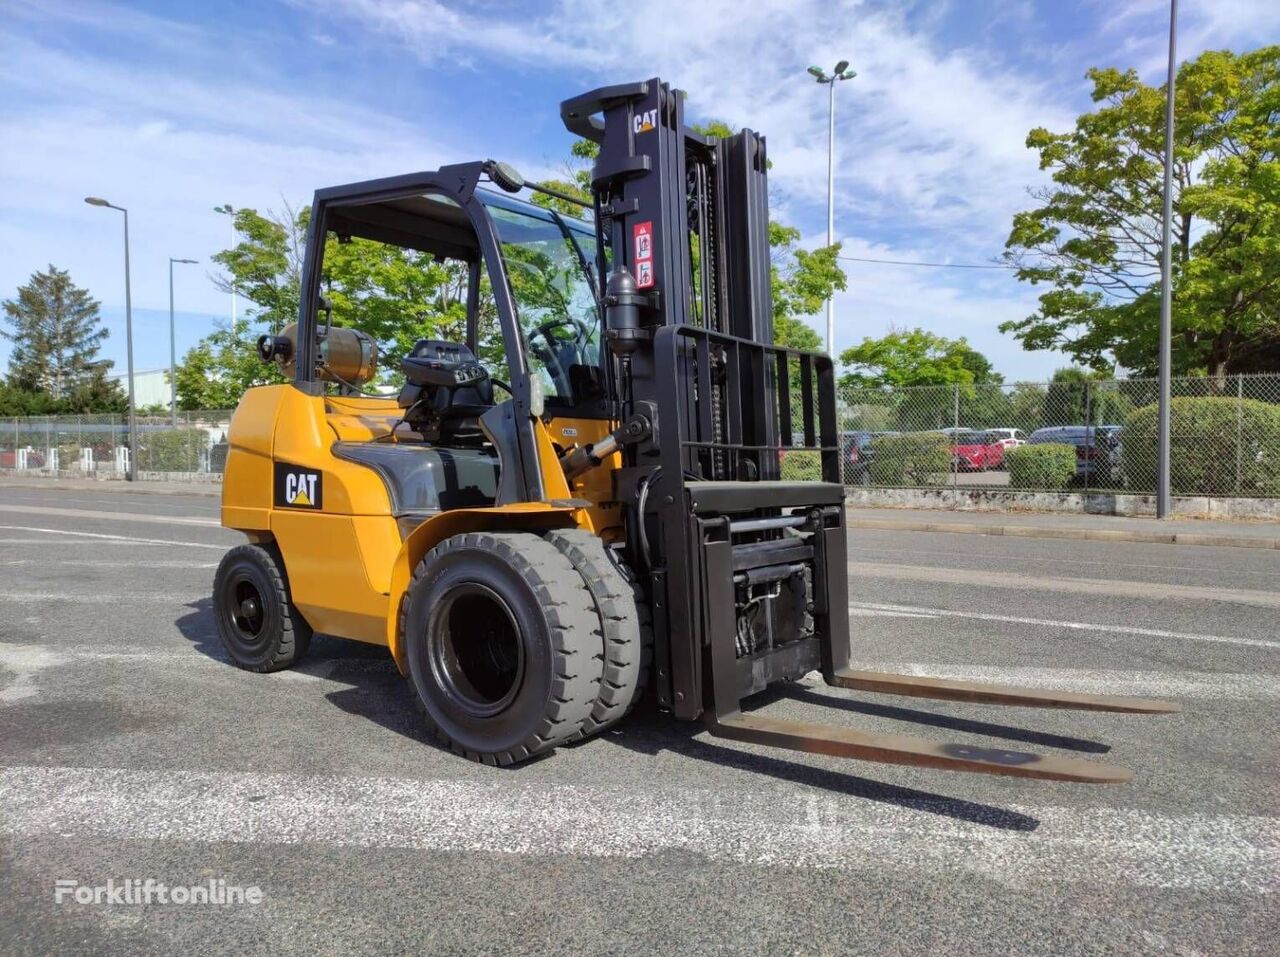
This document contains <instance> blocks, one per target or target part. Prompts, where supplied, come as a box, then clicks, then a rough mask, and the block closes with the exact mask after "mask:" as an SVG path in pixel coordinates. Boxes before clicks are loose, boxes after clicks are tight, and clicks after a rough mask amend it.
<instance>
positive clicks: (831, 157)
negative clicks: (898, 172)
mask: <svg viewBox="0 0 1280 957" xmlns="http://www.w3.org/2000/svg"><path fill="white" fill-rule="evenodd" d="M809 73H810V75H811V76H812V77H813V78H814V79H815V80H817V81H818V82H819V83H825V84H827V245H828V246H832V245H834V244H835V241H836V211H835V193H836V83H838V82H839V81H841V80H852V79H853V78H854V77H855V76H857V75H858V74H857V73H855V72H854V71H853V70H850V69H849V61H848V60H841V61H840V62H839V63H837V64H836V68H835V70H833V71H832V73H831V75H830V76H828V75H827V73H826V72H825V71H824V70H823V69H822V68H821V67H817V66H811V67H809ZM835 300H836V297H835V294H834V293H833V294H832V295H831V296H829V297H828V298H827V355H835V351H836V312H835V306H836V301H835Z"/></svg>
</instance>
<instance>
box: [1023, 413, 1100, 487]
mask: <svg viewBox="0 0 1280 957" xmlns="http://www.w3.org/2000/svg"><path fill="white" fill-rule="evenodd" d="M1120 436H1121V429H1120V426H1118V425H1092V426H1090V425H1056V426H1051V427H1049V428H1046V429H1036V430H1035V431H1034V432H1032V433H1031V437H1030V438H1029V439H1027V441H1028V442H1029V443H1031V444H1032V445H1044V444H1046V443H1049V442H1057V443H1061V444H1062V445H1071V446H1075V450H1076V480H1077V482H1081V481H1084V480H1086V479H1087V480H1089V481H1091V482H1096V483H1099V484H1101V483H1112V482H1117V481H1119V479H1120V454H1121V448H1120Z"/></svg>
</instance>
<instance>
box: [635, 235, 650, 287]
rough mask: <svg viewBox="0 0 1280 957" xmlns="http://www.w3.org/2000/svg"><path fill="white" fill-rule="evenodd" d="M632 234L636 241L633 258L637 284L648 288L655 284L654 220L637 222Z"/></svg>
mask: <svg viewBox="0 0 1280 957" xmlns="http://www.w3.org/2000/svg"><path fill="white" fill-rule="evenodd" d="M632 235H633V238H634V242H635V251H634V255H633V257H632V259H633V261H634V263H635V269H636V286H638V287H639V288H640V289H648V288H649V287H650V286H652V285H653V221H652V220H645V221H644V222H643V223H636V225H635V228H634V229H633V231H632Z"/></svg>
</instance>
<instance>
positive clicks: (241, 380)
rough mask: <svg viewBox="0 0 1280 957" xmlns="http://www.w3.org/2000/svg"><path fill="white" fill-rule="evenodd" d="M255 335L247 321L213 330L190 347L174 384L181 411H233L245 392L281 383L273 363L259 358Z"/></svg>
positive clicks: (249, 322) (178, 369)
mask: <svg viewBox="0 0 1280 957" xmlns="http://www.w3.org/2000/svg"><path fill="white" fill-rule="evenodd" d="M256 346H257V333H256V332H255V331H254V328H253V324H252V322H251V321H250V320H248V319H241V320H238V321H237V322H236V324H235V326H234V327H231V326H227V327H224V328H221V329H216V330H214V332H212V333H211V334H209V335H207V336H205V337H204V338H203V339H201V340H200V341H199V342H198V343H196V345H194V346H192V347H191V349H190V350H189V351H188V352H187V354H186V356H185V357H184V358H183V360H182V363H181V364H180V365H179V366H178V368H177V375H176V377H175V379H174V385H175V388H176V391H177V393H178V405H179V407H180V408H183V409H234V408H235V407H236V405H237V404H238V403H239V402H240V397H241V396H242V395H244V393H245V390H246V389H250V388H252V387H253V386H257V385H269V384H270V383H272V382H283V381H284V377H283V376H282V375H281V374H280V370H279V368H278V367H277V366H276V364H275V363H274V362H263V361H262V360H261V359H260V358H258V350H257V347H256Z"/></svg>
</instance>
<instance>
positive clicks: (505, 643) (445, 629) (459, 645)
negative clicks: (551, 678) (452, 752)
mask: <svg viewBox="0 0 1280 957" xmlns="http://www.w3.org/2000/svg"><path fill="white" fill-rule="evenodd" d="M427 645H428V648H429V661H430V667H431V671H432V674H433V677H434V678H435V683H436V685H437V686H438V687H439V688H440V689H441V690H442V691H443V692H444V693H445V694H446V695H447V696H448V697H449V698H450V699H451V700H452V701H453V703H454V705H455V706H456V707H458V708H460V709H461V710H463V711H465V712H466V713H467V714H470V715H472V716H473V717H477V718H485V717H492V716H494V715H497V714H500V713H501V712H502V711H504V710H506V708H507V707H509V706H510V704H511V702H512V701H514V700H515V697H516V695H517V693H518V692H519V690H520V686H521V684H522V683H523V681H524V670H525V655H524V643H523V642H522V641H521V639H520V632H519V628H518V627H517V625H516V620H515V616H514V615H513V614H512V612H511V609H510V608H509V607H508V606H507V603H506V602H505V601H504V600H503V599H502V598H501V597H500V596H499V595H498V594H497V593H496V592H494V591H493V590H492V589H490V588H487V587H486V586H484V585H481V584H479V583H478V582H466V583H463V584H460V585H458V586H456V587H455V588H453V589H452V590H451V591H449V592H448V593H447V594H446V595H445V596H444V597H443V598H442V599H441V600H440V601H439V602H438V603H437V604H436V607H435V608H434V609H432V614H431V618H430V620H429V621H428V623H427Z"/></svg>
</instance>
